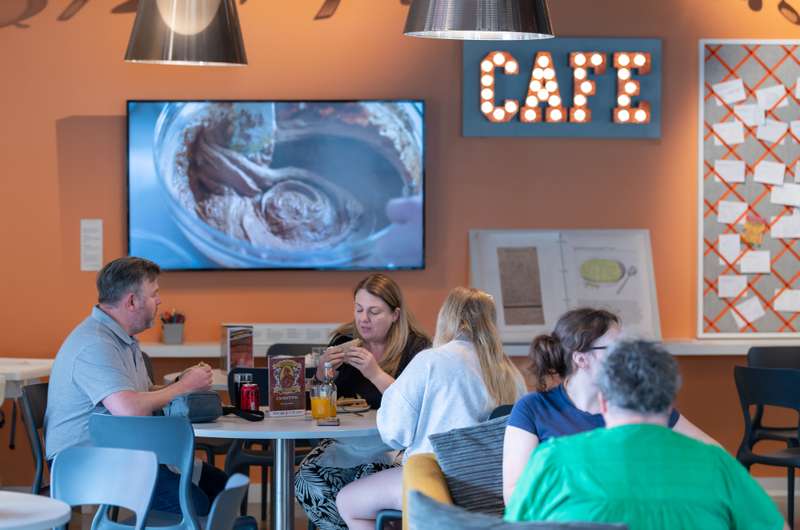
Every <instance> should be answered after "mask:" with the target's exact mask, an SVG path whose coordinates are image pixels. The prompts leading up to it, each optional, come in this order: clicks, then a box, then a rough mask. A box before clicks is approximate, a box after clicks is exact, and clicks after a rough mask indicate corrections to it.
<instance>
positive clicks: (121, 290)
mask: <svg viewBox="0 0 800 530" xmlns="http://www.w3.org/2000/svg"><path fill="white" fill-rule="evenodd" d="M160 273H161V268H160V267H159V266H158V265H156V264H155V263H153V262H152V261H150V260H148V259H144V258H137V257H134V256H126V257H124V258H117V259H115V260H114V261H111V262H109V263H106V265H105V267H103V268H102V269H101V270H100V272H99V273H98V274H97V301H98V302H99V303H101V304H107V305H111V306H113V305H116V304H117V303H119V301H120V300H122V298H123V297H124V296H125V295H126V294H128V293H129V292H134V293H137V294H138V293H139V290H140V289H141V288H142V283H144V281H145V280H150V281H155V280H156V278H158V275H159V274H160Z"/></svg>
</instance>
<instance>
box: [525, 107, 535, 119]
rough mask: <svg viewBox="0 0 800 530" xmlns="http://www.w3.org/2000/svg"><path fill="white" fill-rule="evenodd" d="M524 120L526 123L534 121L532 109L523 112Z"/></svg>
mask: <svg viewBox="0 0 800 530" xmlns="http://www.w3.org/2000/svg"><path fill="white" fill-rule="evenodd" d="M525 119H526V120H528V121H533V120H535V119H536V111H535V110H533V109H528V110H526V111H525Z"/></svg>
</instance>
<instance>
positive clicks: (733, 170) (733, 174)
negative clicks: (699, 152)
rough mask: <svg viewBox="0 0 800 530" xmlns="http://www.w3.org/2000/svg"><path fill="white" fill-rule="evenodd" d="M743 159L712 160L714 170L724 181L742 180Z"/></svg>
mask: <svg viewBox="0 0 800 530" xmlns="http://www.w3.org/2000/svg"><path fill="white" fill-rule="evenodd" d="M744 167H745V166H744V160H714V171H716V173H717V175H719V177H720V178H721V179H722V180H724V181H726V182H744Z"/></svg>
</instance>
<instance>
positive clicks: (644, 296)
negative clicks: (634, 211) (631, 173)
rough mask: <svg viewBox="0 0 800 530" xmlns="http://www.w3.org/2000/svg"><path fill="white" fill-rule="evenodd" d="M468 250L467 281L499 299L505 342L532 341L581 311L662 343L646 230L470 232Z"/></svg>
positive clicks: (499, 312) (499, 323) (499, 315)
mask: <svg viewBox="0 0 800 530" xmlns="http://www.w3.org/2000/svg"><path fill="white" fill-rule="evenodd" d="M469 250H470V283H471V285H472V286H474V287H477V288H479V289H483V290H484V291H486V292H488V293H489V294H491V295H492V296H493V297H494V299H495V303H496V304H497V311H498V316H497V318H498V326H499V328H500V334H501V337H502V339H503V342H505V343H512V344H513V343H518V344H519V343H529V342H530V341H531V340H533V338H534V337H535V336H536V335H539V334H541V333H549V332H551V331H552V330H553V327H554V326H555V323H556V321H558V318H559V317H560V316H561V315H562V314H563V313H564V312H566V311H567V310H569V309H574V308H577V307H596V308H602V309H608V310H610V311H612V312H614V313H616V314H617V315H619V316H620V318H621V319H622V325H623V328H624V330H625V332H626V334H628V335H633V336H640V337H644V338H648V339H655V340H657V339H660V338H661V327H660V322H659V316H658V302H657V300H656V289H655V277H654V275H653V258H652V253H651V250H650V234H649V232H648V231H647V230H472V231H470V234H469Z"/></svg>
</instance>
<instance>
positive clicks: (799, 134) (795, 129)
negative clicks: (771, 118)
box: [789, 120, 800, 142]
mask: <svg viewBox="0 0 800 530" xmlns="http://www.w3.org/2000/svg"><path fill="white" fill-rule="evenodd" d="M789 126H790V127H791V128H792V134H793V135H794V141H795V142H800V120H795V121H792V122H789Z"/></svg>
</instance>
